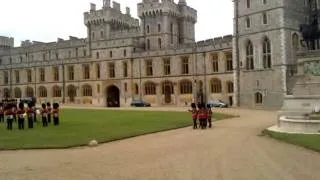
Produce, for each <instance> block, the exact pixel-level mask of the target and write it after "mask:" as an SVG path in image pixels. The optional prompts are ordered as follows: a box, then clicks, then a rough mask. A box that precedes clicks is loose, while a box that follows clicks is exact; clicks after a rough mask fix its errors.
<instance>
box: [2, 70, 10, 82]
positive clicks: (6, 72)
mask: <svg viewBox="0 0 320 180" xmlns="http://www.w3.org/2000/svg"><path fill="white" fill-rule="evenodd" d="M3 76H4V78H3V84H9V73H8V71H4V72H3Z"/></svg>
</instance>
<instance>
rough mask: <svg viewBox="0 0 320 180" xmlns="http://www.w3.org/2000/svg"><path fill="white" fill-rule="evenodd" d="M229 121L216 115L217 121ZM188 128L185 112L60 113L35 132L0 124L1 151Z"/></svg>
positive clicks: (53, 146)
mask: <svg viewBox="0 0 320 180" xmlns="http://www.w3.org/2000/svg"><path fill="white" fill-rule="evenodd" d="M230 117H231V116H228V115H223V114H217V115H216V118H217V119H225V118H230ZM38 119H40V118H38ZM38 121H39V120H38ZM26 125H27V123H25V126H26ZM191 125H192V120H191V117H190V114H189V113H187V112H149V111H146V112H143V111H112V110H75V109H63V110H62V111H61V125H60V126H58V127H54V126H53V125H50V126H49V127H47V128H43V127H42V126H41V124H35V128H34V129H27V128H25V130H22V131H19V130H18V129H17V126H18V125H17V124H14V125H13V126H14V129H13V131H7V130H6V129H5V128H6V127H5V126H6V125H5V124H4V123H1V124H0V150H17V149H51V148H70V147H75V146H83V145H87V143H88V142H89V141H90V140H93V139H96V140H97V141H98V142H99V143H105V142H110V141H115V140H120V139H125V138H129V137H134V136H138V135H144V134H148V133H154V132H160V131H165V130H170V129H177V128H183V127H187V126H191Z"/></svg>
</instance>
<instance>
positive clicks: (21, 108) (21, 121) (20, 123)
mask: <svg viewBox="0 0 320 180" xmlns="http://www.w3.org/2000/svg"><path fill="white" fill-rule="evenodd" d="M24 113H25V110H24V104H23V103H19V108H18V109H17V116H18V128H19V129H20V130H21V129H24Z"/></svg>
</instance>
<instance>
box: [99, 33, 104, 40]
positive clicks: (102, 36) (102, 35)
mask: <svg viewBox="0 0 320 180" xmlns="http://www.w3.org/2000/svg"><path fill="white" fill-rule="evenodd" d="M100 38H101V39H103V38H104V33H103V31H101V32H100Z"/></svg>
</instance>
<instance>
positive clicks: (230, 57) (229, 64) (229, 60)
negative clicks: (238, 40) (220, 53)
mask: <svg viewBox="0 0 320 180" xmlns="http://www.w3.org/2000/svg"><path fill="white" fill-rule="evenodd" d="M226 70H227V71H232V70H233V64H232V54H231V53H228V54H227V67H226Z"/></svg>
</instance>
